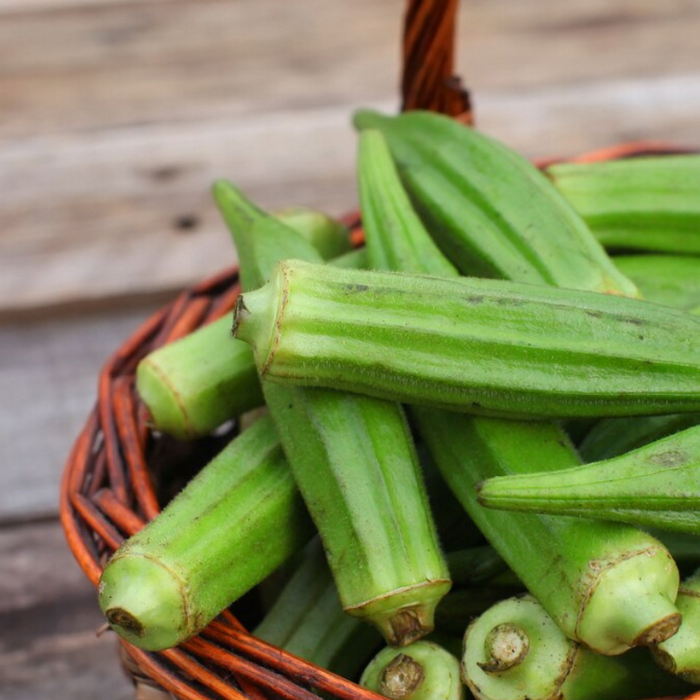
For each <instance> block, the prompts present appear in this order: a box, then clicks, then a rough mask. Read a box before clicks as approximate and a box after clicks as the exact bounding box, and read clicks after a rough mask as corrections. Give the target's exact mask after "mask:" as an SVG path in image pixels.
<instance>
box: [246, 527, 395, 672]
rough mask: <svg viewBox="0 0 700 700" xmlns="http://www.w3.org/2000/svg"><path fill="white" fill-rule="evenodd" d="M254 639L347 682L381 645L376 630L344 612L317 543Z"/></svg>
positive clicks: (308, 548) (305, 557)
mask: <svg viewBox="0 0 700 700" xmlns="http://www.w3.org/2000/svg"><path fill="white" fill-rule="evenodd" d="M253 634H254V635H255V636H256V637H260V639H264V640H265V641H266V642H269V643H270V644H274V645H275V646H277V647H280V648H282V649H284V650H286V651H288V652H290V653H292V654H295V655H296V656H300V657H302V658H303V659H306V660H307V661H310V662H311V663H314V664H316V665H317V666H321V667H322V668H325V669H328V670H329V671H332V672H333V673H338V674H340V675H341V676H344V677H346V678H356V677H357V676H358V675H359V673H360V671H361V670H362V668H363V667H364V665H365V664H366V663H367V659H368V658H369V657H370V655H371V654H372V653H373V650H374V649H376V648H377V647H378V646H379V644H380V642H381V637H380V635H379V633H378V632H377V631H376V630H375V629H373V628H372V627H370V626H369V625H366V624H364V623H363V622H362V621H361V620H359V619H357V618H355V617H351V616H350V615H346V614H345V612H344V611H343V608H342V606H341V604H340V600H339V598H338V592H337V590H336V587H335V583H334V582H333V577H332V575H331V572H330V570H329V569H328V564H327V563H326V557H325V554H324V552H323V548H322V546H321V543H320V542H319V541H318V540H314V541H313V542H311V543H310V544H309V546H308V547H307V550H306V551H305V552H304V557H303V559H302V561H301V562H300V564H299V566H298V568H297V570H296V571H295V572H294V574H293V575H292V577H291V578H290V579H289V581H288V583H287V585H286V586H285V587H284V589H283V590H282V592H281V593H280V595H279V598H278V599H277V601H276V602H275V604H274V605H273V606H272V608H271V609H270V611H269V612H268V613H267V615H265V618H264V619H263V620H262V621H261V622H260V624H259V625H258V626H257V627H256V628H255V629H254V630H253Z"/></svg>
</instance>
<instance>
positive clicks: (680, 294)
mask: <svg viewBox="0 0 700 700" xmlns="http://www.w3.org/2000/svg"><path fill="white" fill-rule="evenodd" d="M698 197H699V198H700V193H698ZM613 262H614V263H615V266H616V267H617V268H618V269H619V270H620V271H621V272H623V273H624V274H625V275H627V276H628V277H629V278H630V279H631V280H633V281H634V282H635V284H637V286H638V287H639V289H640V290H641V292H642V296H643V297H644V299H646V300H647V301H652V302H654V303H655V304H663V305H664V306H672V307H673V308H674V309H683V310H685V311H691V310H692V309H694V308H695V307H697V306H699V305H700V257H696V256H694V255H617V256H615V257H614V258H613Z"/></svg>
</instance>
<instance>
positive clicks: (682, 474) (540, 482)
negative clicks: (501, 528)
mask: <svg viewBox="0 0 700 700" xmlns="http://www.w3.org/2000/svg"><path fill="white" fill-rule="evenodd" d="M530 460H531V461H532V462H533V463H534V464H537V456H536V455H533V456H531V457H530ZM479 501H480V502H481V503H482V504H483V505H485V506H487V507H489V508H498V509H503V510H516V511H523V512H536V513H547V514H550V515H575V516H584V517H588V518H598V519H602V520H616V521H619V522H625V523H631V524H633V525H639V526H641V527H657V528H660V529H664V530H676V531H679V532H686V533H688V534H696V535H700V515H699V513H698V511H699V510H700V427H695V428H690V429H688V430H684V431H682V432H680V433H676V434H675V435H672V436H670V437H667V438H665V439H663V440H658V441H656V442H653V443H651V444H649V445H646V446H644V447H641V448H639V449H638V450H634V451H633V452H628V453H626V454H623V455H621V456H619V457H614V458H612V459H608V460H603V461H601V462H593V463H591V464H586V465H583V466H580V467H574V468H573V469H565V470H563V471H558V472H549V471H548V472H540V473H536V467H535V469H533V470H528V473H527V474H523V475H518V476H500V477H496V478H493V479H489V480H487V481H486V482H485V483H483V484H482V485H481V487H480V490H479Z"/></svg>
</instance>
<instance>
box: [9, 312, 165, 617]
mask: <svg viewBox="0 0 700 700" xmlns="http://www.w3.org/2000/svg"><path fill="white" fill-rule="evenodd" d="M153 310H154V309H153V308H149V307H148V306H144V307H140V308H138V309H125V310H121V311H120V310H115V311H111V312H110V313H100V312H97V311H95V312H93V313H89V314H84V315H80V316H64V317H61V318H48V319H34V320H28V321H23V322H20V321H18V322H14V323H6V324H4V325H3V326H2V327H0V348H2V351H1V353H0V396H2V399H3V409H2V412H0V464H2V469H0V524H2V522H3V521H4V522H7V521H8V520H22V519H24V518H34V517H37V516H45V515H47V514H55V513H57V512H58V488H59V484H60V480H61V476H62V471H63V465H64V462H65V460H66V458H67V457H68V452H69V450H70V448H71V446H72V444H73V441H74V440H75V438H76V437H77V435H78V432H79V431H80V429H81V428H82V426H83V425H84V423H85V420H86V418H87V414H88V411H89V410H90V408H91V407H92V406H93V405H94V402H95V399H96V396H97V374H98V372H99V369H100V367H101V366H102V365H103V363H104V362H105V360H106V359H107V357H108V356H109V355H110V354H111V353H112V352H113V350H114V349H115V348H116V347H117V346H118V345H119V344H120V343H121V342H122V341H123V340H125V338H126V337H127V336H128V335H129V334H130V333H131V332H132V331H133V330H135V329H136V328H137V327H138V325H140V323H141V322H142V320H144V319H145V318H146V317H147V316H148V315H149V314H150V313H151V311H153ZM0 561H2V566H1V567H0V569H2V570H3V571H4V569H5V561H4V559H2V558H1V557H0ZM0 590H2V587H1V586H0ZM0 605H2V596H0ZM0 629H2V627H0Z"/></svg>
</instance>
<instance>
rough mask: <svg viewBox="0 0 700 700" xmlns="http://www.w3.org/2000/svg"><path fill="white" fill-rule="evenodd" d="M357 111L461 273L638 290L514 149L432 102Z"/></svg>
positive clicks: (629, 293)
mask: <svg viewBox="0 0 700 700" xmlns="http://www.w3.org/2000/svg"><path fill="white" fill-rule="evenodd" d="M354 121H355V126H356V127H358V128H359V129H362V130H365V129H378V130H380V131H381V132H382V133H383V134H384V136H385V137H386V140H387V142H388V144H389V147H390V149H391V153H392V156H393V158H394V160H395V162H396V165H397V168H398V171H399V173H400V175H401V179H402V180H403V183H404V185H405V186H406V188H407V190H408V192H409V194H410V196H411V200H412V201H413V203H414V205H415V206H416V209H417V210H418V213H419V214H420V216H421V218H422V219H423V221H424V222H425V224H426V227H427V228H428V229H429V230H430V232H431V234H432V235H433V237H434V238H435V240H436V242H437V243H438V245H439V246H440V248H441V249H442V251H443V252H444V253H445V255H446V256H447V257H448V258H449V259H450V260H451V261H452V262H453V263H454V264H455V265H456V266H457V267H458V268H459V269H460V271H461V272H462V273H463V274H467V275H475V276H478V277H498V278H505V279H514V280H518V281H520V282H526V283H530V284H547V285H553V286H561V287H567V288H573V289H584V290H590V291H598V292H608V291H613V293H616V294H618V293H622V294H625V295H627V296H636V294H637V290H636V288H635V286H634V284H633V283H632V282H631V281H630V280H629V279H627V278H626V277H625V276H624V275H623V274H622V273H621V272H619V271H618V270H617V268H616V267H615V266H614V265H613V264H612V262H611V261H610V259H609V258H608V257H607V256H606V255H605V251H604V250H603V248H602V247H601V246H600V244H599V243H598V242H597V241H596V240H595V238H594V237H593V236H592V235H591V234H590V231H589V230H588V228H587V226H586V224H585V223H584V222H583V220H582V219H581V217H580V216H578V215H577V214H576V212H575V211H574V209H573V207H572V206H571V205H570V204H569V203H568V202H566V201H565V199H564V198H563V197H562V196H561V195H560V194H559V193H558V192H557V191H556V188H554V187H553V186H552V183H551V182H548V180H547V178H546V177H545V176H544V175H543V174H542V173H541V172H539V171H538V170H537V168H535V167H534V166H533V165H532V164H531V163H530V162H528V161H527V160H526V159H525V158H523V157H522V156H520V155H518V154H517V153H515V152H514V151H512V150H511V149H509V148H506V147H505V146H504V145H502V144H500V143H498V142H496V141H495V140H494V139H491V138H489V137H487V136H485V135H484V134H481V133H479V132H478V131H476V130H475V129H470V128H466V127H465V126H463V125H461V124H459V123H458V122H456V121H455V120H454V119H450V118H448V117H445V116H443V115H439V114H435V113H432V112H421V111H417V110H416V111H411V112H406V113H405V114H401V115H400V116H397V117H387V116H383V115H381V114H377V113H376V112H370V111H362V112H359V113H357V114H356V116H355V119H354ZM505 203H507V205H508V206H505Z"/></svg>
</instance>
